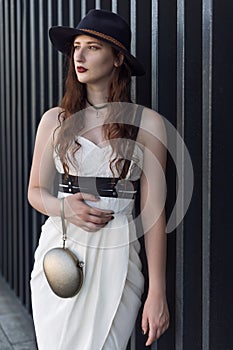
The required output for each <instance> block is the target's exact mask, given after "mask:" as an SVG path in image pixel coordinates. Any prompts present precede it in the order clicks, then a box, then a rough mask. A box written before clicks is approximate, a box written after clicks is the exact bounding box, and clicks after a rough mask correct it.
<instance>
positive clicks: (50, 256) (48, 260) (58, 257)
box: [43, 248, 83, 298]
mask: <svg viewBox="0 0 233 350" xmlns="http://www.w3.org/2000/svg"><path fill="white" fill-rule="evenodd" d="M43 268H44V273H45V276H46V278H47V281H48V283H49V285H50V287H51V289H52V290H53V292H54V293H55V294H56V295H57V296H59V297H61V298H71V297H73V296H75V295H76V294H77V293H78V292H79V291H80V289H81V287H82V284H83V270H82V263H80V261H79V260H78V258H77V257H76V256H75V254H73V253H72V252H71V251H70V250H69V249H67V248H53V249H51V250H49V251H48V252H47V253H46V254H45V256H44V261H43Z"/></svg>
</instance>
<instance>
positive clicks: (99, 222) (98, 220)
mask: <svg viewBox="0 0 233 350" xmlns="http://www.w3.org/2000/svg"><path fill="white" fill-rule="evenodd" d="M113 218H114V217H113V216H108V217H105V218H101V217H99V216H94V215H90V216H89V218H88V222H92V223H94V224H96V225H105V224H107V223H108V222H109V221H111V220H113Z"/></svg>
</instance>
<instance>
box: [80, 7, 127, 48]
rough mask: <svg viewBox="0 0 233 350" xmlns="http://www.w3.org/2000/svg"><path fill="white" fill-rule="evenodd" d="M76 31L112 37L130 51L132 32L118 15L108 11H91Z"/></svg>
mask: <svg viewBox="0 0 233 350" xmlns="http://www.w3.org/2000/svg"><path fill="white" fill-rule="evenodd" d="M76 29H78V30H82V29H85V30H92V31H96V32H98V33H102V34H104V35H107V36H110V37H112V38H114V39H115V40H117V41H119V42H120V43H121V44H122V45H123V46H124V47H125V48H126V49H127V50H128V51H130V42H131V30H130V27H129V25H128V23H127V22H126V21H125V20H124V19H123V18H122V17H121V16H119V15H118V14H115V13H113V12H110V11H106V10H90V11H89V12H88V14H87V15H86V16H85V17H84V18H83V19H82V20H81V22H79V24H78V25H77V27H76Z"/></svg>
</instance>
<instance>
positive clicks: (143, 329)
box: [141, 317, 148, 335]
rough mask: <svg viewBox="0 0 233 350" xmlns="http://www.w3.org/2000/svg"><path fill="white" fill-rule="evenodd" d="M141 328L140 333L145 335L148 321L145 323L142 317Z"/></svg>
mask: <svg viewBox="0 0 233 350" xmlns="http://www.w3.org/2000/svg"><path fill="white" fill-rule="evenodd" d="M141 327H142V332H143V334H144V335H145V334H146V333H147V331H148V321H147V318H146V317H142V324H141Z"/></svg>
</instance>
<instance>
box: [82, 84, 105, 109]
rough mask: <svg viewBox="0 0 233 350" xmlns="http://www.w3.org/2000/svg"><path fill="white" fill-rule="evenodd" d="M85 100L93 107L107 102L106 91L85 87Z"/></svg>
mask: <svg viewBox="0 0 233 350" xmlns="http://www.w3.org/2000/svg"><path fill="white" fill-rule="evenodd" d="M87 99H88V101H90V102H91V103H92V104H93V105H98V104H102V103H106V102H108V89H107V88H103V89H102V88H97V87H93V86H87Z"/></svg>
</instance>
